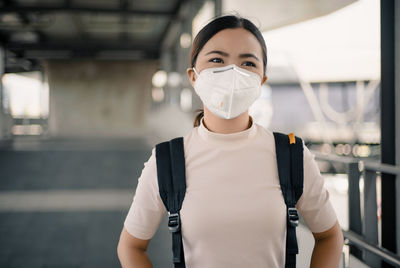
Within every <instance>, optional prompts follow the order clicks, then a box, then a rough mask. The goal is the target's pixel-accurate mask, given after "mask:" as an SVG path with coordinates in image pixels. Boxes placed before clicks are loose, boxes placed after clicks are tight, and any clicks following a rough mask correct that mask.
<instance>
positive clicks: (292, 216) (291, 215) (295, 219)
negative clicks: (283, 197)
mask: <svg viewBox="0 0 400 268" xmlns="http://www.w3.org/2000/svg"><path fill="white" fill-rule="evenodd" d="M287 212H288V220H289V223H290V226H292V227H297V226H298V225H299V214H298V213H297V209H296V208H288V210H287Z"/></svg>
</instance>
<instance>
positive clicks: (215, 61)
mask: <svg viewBox="0 0 400 268" xmlns="http://www.w3.org/2000/svg"><path fill="white" fill-rule="evenodd" d="M229 64H236V65H237V66H239V67H241V68H244V69H247V70H249V71H251V72H254V73H256V74H258V75H259V76H260V77H261V81H262V82H261V83H262V84H263V83H264V82H265V81H266V80H267V77H266V76H265V75H264V70H263V68H264V67H263V66H264V65H263V54H262V48H261V45H260V43H259V42H258V40H257V38H256V37H255V36H254V35H253V34H252V33H251V32H249V31H247V30H246V29H243V28H236V29H225V30H222V31H220V32H218V33H216V34H215V35H214V36H213V37H211V39H210V40H208V41H207V43H206V44H205V45H204V46H203V48H202V49H201V50H200V52H199V54H198V56H197V60H196V65H195V66H194V67H195V68H196V71H197V72H198V73H200V72H201V71H202V70H204V69H207V68H213V67H222V66H226V65H229ZM187 73H188V76H189V79H190V82H191V83H192V86H193V85H194V81H195V80H196V75H195V73H194V71H193V69H192V68H188V70H187Z"/></svg>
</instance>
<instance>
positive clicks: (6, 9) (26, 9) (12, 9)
mask: <svg viewBox="0 0 400 268" xmlns="http://www.w3.org/2000/svg"><path fill="white" fill-rule="evenodd" d="M31 12H41V13H54V12H81V13H116V14H126V15H149V16H172V15H174V11H172V12H171V11H165V10H139V9H124V8H121V7H119V8H98V7H78V6H71V5H70V4H69V5H62V6H38V5H35V6H26V5H24V6H19V5H17V4H13V5H11V6H3V7H1V9H0V14H5V13H19V14H21V13H31Z"/></svg>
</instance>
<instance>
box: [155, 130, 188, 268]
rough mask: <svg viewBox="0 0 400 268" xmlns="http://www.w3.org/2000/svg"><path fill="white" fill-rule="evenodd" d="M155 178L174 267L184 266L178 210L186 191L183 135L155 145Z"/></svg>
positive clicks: (182, 267) (180, 267) (181, 267)
mask: <svg viewBox="0 0 400 268" xmlns="http://www.w3.org/2000/svg"><path fill="white" fill-rule="evenodd" d="M156 161H157V179H158V187H159V192H160V197H161V199H162V201H163V203H164V205H165V207H166V209H167V211H168V229H169V230H170V232H171V233H172V253H173V261H174V265H175V268H184V267H185V257H184V253H183V244H182V233H181V221H180V210H181V207H182V202H183V199H184V198H185V192H186V175H185V155H184V148H183V137H178V138H175V139H172V140H170V141H166V142H162V143H159V144H157V145H156Z"/></svg>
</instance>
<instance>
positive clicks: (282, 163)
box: [274, 132, 304, 268]
mask: <svg viewBox="0 0 400 268" xmlns="http://www.w3.org/2000/svg"><path fill="white" fill-rule="evenodd" d="M274 138H275V148H276V158H277V163H278V173H279V182H280V185H281V190H282V194H283V198H284V200H285V204H286V209H287V214H286V215H287V216H286V218H287V221H286V226H287V228H286V259H285V268H292V267H293V268H295V267H296V254H298V253H299V249H298V245H297V237H296V227H297V226H298V224H299V215H298V213H297V209H296V207H295V206H296V204H297V201H298V200H299V198H300V197H301V195H302V193H303V181H304V166H303V142H302V140H301V139H300V138H298V137H295V136H294V135H293V133H290V134H289V135H285V134H282V133H278V132H274Z"/></svg>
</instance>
